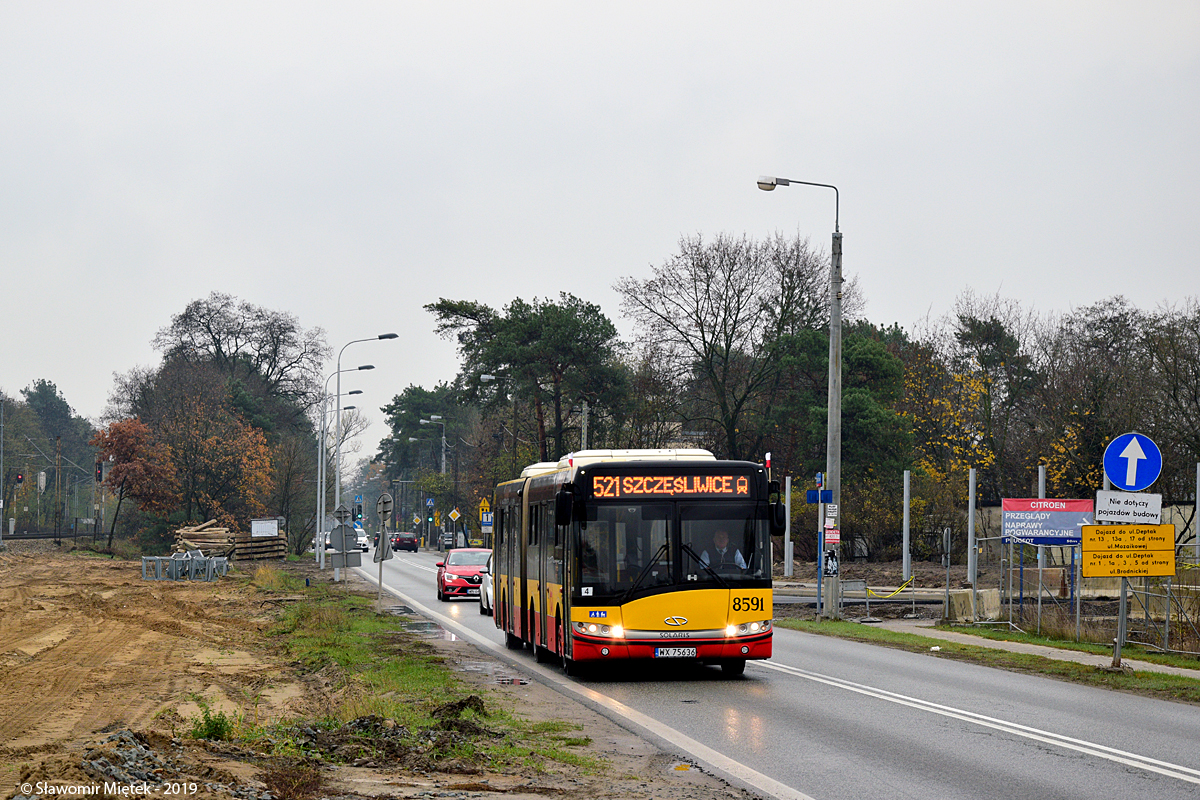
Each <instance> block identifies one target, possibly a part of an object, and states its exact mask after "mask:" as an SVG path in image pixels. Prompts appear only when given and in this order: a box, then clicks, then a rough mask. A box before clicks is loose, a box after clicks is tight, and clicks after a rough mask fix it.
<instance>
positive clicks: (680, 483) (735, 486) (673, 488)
mask: <svg viewBox="0 0 1200 800" xmlns="http://www.w3.org/2000/svg"><path fill="white" fill-rule="evenodd" d="M592 496H593V497H595V498H598V499H608V498H612V499H616V498H630V497H680V496H693V497H695V496H704V497H731V496H732V497H738V496H742V497H749V496H750V478H749V477H748V476H746V475H596V476H594V477H593V478H592Z"/></svg>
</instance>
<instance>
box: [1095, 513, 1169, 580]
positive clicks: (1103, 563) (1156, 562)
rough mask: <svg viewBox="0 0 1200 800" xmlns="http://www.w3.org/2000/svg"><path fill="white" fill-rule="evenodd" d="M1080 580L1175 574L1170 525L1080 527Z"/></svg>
mask: <svg viewBox="0 0 1200 800" xmlns="http://www.w3.org/2000/svg"><path fill="white" fill-rule="evenodd" d="M1080 527H1081V530H1080V533H1081V536H1082V540H1083V541H1082V549H1083V577H1085V578H1123V577H1124V578H1132V577H1169V576H1172V575H1174V574H1175V526H1174V525H1083V526H1080Z"/></svg>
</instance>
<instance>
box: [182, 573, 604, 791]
mask: <svg viewBox="0 0 1200 800" xmlns="http://www.w3.org/2000/svg"><path fill="white" fill-rule="evenodd" d="M252 582H253V584H254V586H255V587H256V588H257V589H259V590H260V591H263V592H265V593H269V594H280V595H287V597H288V599H289V602H287V603H286V604H285V605H284V611H283V614H282V616H281V618H280V619H279V621H278V622H277V623H276V625H275V626H274V627H273V628H272V629H271V631H270V634H269V636H270V639H271V640H272V642H273V644H274V646H276V647H278V648H279V649H280V650H281V651H282V652H284V653H285V654H286V655H287V657H288V659H289V660H290V661H292V662H294V663H297V664H299V665H300V666H301V669H302V670H305V671H307V672H309V673H321V675H322V678H323V679H324V680H325V681H326V682H327V683H328V684H329V688H330V691H329V693H328V694H329V696H330V697H331V698H332V700H331V702H330V703H329V706H328V708H327V709H326V711H325V714H324V716H323V717H322V718H321V719H317V720H303V721H301V720H296V721H291V722H288V723H283V724H275V725H272V726H270V727H269V728H262V727H257V726H253V725H245V724H240V725H237V726H236V728H235V731H234V738H238V739H241V740H242V741H244V742H247V743H253V744H254V746H255V749H257V750H260V751H266V752H270V753H271V754H273V755H277V756H281V757H299V758H311V757H314V756H315V757H318V758H324V759H326V760H334V761H339V760H340V761H351V760H354V759H356V758H368V759H374V760H377V761H388V762H398V763H401V764H404V765H407V766H412V767H419V768H425V769H438V768H439V765H444V763H445V762H447V761H450V760H453V761H455V762H456V765H457V766H459V767H461V766H462V765H463V764H468V765H470V766H472V767H476V768H480V769H488V768H495V769H500V768H503V767H506V766H512V765H519V766H522V767H527V768H532V769H534V770H537V771H539V772H540V771H544V770H550V769H553V765H554V764H555V763H558V764H564V765H570V766H571V767H572V768H574V769H579V770H582V771H584V772H589V773H598V772H600V771H601V770H602V769H603V767H604V764H603V763H601V762H600V761H598V760H597V759H594V758H591V757H589V756H586V755H583V754H581V753H579V752H577V751H575V750H573V749H572V748H577V747H580V746H585V745H587V744H590V740H589V739H587V738H586V737H581V736H580V735H579V733H578V730H579V726H578V725H576V724H574V723H570V722H565V721H564V722H553V723H546V722H540V723H531V722H529V721H526V720H524V719H522V718H521V717H520V715H519V713H517V711H516V710H515V708H512V707H505V703H506V702H508V701H505V700H504V699H503V696H502V695H501V694H500V693H487V692H486V691H483V692H481V691H480V690H479V689H478V688H477V687H473V686H470V685H469V684H467V683H465V682H463V681H462V680H460V679H459V678H458V677H457V675H456V673H455V672H454V671H453V670H452V669H451V668H450V667H449V666H448V665H447V664H446V663H445V662H444V661H443V659H442V657H441V655H440V654H439V653H438V651H437V649H436V648H434V646H433V645H431V644H430V643H429V642H426V641H424V640H422V639H420V638H419V637H418V636H417V635H415V634H413V633H411V632H410V631H408V630H406V628H405V623H406V622H408V621H410V620H407V619H406V618H404V617H396V616H392V615H387V614H379V613H377V612H376V611H375V610H374V597H371V596H365V595H358V594H354V593H352V592H348V591H346V590H345V589H344V588H334V587H330V586H329V585H327V584H322V585H314V586H311V587H306V586H305V585H304V580H303V578H297V577H294V576H292V575H289V574H287V573H286V572H283V571H280V570H276V569H274V568H270V567H265V568H260V569H259V570H258V571H257V572H256V573H255V575H254V577H253V580H252ZM481 695H482V696H481ZM242 721H243V720H239V722H242ZM201 722H203V721H201ZM314 728H315V729H316V731H313V729H314ZM306 729H307V732H306Z"/></svg>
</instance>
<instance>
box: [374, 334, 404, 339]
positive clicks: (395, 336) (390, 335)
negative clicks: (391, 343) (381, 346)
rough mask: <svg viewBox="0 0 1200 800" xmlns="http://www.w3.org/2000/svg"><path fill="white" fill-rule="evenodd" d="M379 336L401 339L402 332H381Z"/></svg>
mask: <svg viewBox="0 0 1200 800" xmlns="http://www.w3.org/2000/svg"><path fill="white" fill-rule="evenodd" d="M379 338H380V339H399V338H400V334H398V333H381V334H379Z"/></svg>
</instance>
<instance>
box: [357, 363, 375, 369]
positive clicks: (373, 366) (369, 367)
mask: <svg viewBox="0 0 1200 800" xmlns="http://www.w3.org/2000/svg"><path fill="white" fill-rule="evenodd" d="M359 369H375V365H374V364H363V365H362V366H361V367H359Z"/></svg>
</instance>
